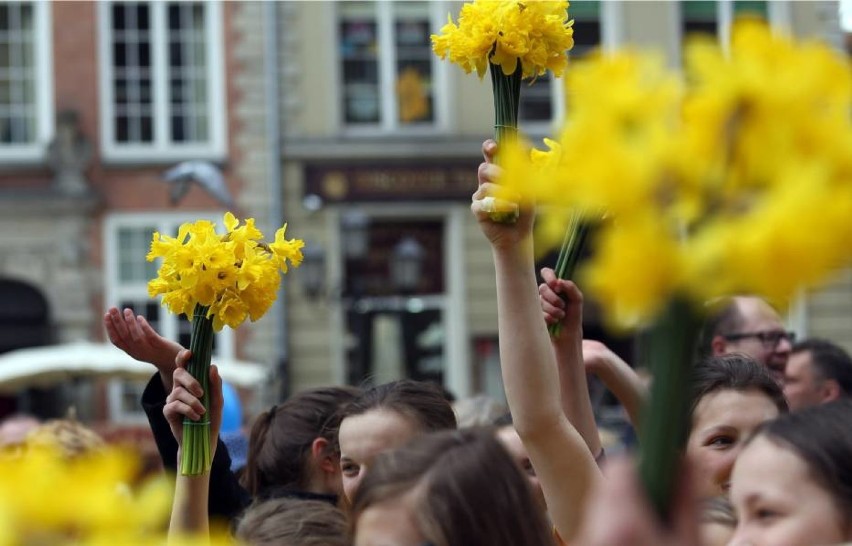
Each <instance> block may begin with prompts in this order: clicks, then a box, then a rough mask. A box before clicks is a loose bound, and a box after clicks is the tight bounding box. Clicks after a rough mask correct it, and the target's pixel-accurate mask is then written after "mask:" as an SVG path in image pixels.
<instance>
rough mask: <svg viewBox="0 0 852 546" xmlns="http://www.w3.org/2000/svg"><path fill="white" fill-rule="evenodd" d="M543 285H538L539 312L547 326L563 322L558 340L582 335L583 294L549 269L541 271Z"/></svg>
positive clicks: (571, 283)
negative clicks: (542, 314) (540, 311)
mask: <svg viewBox="0 0 852 546" xmlns="http://www.w3.org/2000/svg"><path fill="white" fill-rule="evenodd" d="M541 278H542V279H543V280H544V282H543V283H541V284H540V285H538V296H539V300H540V301H541V310H542V312H543V313H544V321H545V322H546V323H547V324H556V323H558V322H563V321H564V324H563V328H562V331H561V332H560V333H561V334H562V335H560V336H559V339H560V340H565V339H568V338H569V337H570V336H569V335H567V334H566V332H567V333H570V334H572V335H574V336H575V337H576V335H577V334H579V336H580V337H582V335H583V294H582V293H581V292H580V289H579V288H577V285H576V284H574V283H573V282H572V281H568V280H564V279H560V278H558V277H557V276H556V272H554V271H553V270H552V269H550V268H549V267H545V268H543V269H542V270H541Z"/></svg>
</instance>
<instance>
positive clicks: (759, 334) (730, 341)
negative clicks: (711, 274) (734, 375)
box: [701, 296, 794, 384]
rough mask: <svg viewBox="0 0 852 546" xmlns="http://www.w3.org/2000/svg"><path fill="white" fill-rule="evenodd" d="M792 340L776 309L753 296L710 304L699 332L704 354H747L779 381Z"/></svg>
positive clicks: (736, 297) (737, 297) (792, 337)
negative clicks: (700, 332) (706, 316)
mask: <svg viewBox="0 0 852 546" xmlns="http://www.w3.org/2000/svg"><path fill="white" fill-rule="evenodd" d="M793 341H794V335H793V333H792V332H788V331H787V330H785V329H784V324H783V323H782V322H781V317H779V316H778V312H777V311H776V310H775V309H773V308H772V306H771V305H769V304H768V303H766V301H765V300H763V299H761V298H759V297H756V296H733V297H727V298H722V299H720V300H718V301H716V302H714V303H713V305H712V306H711V309H710V312H709V314H708V318H707V319H706V321H705V323H704V326H703V329H702V334H701V348H702V353H703V354H704V356H722V355H727V354H732V353H742V354H744V355H748V356H750V357H751V358H753V359H754V360H756V361H757V362H758V363H760V364H763V365H764V366H766V367H767V368H769V370H770V372H771V373H772V376H773V377H774V378H775V380H776V381H778V383H779V384H780V383H781V381H782V380H783V377H784V366H785V365H786V364H787V358H788V357H789V356H790V350H791V349H792V344H793Z"/></svg>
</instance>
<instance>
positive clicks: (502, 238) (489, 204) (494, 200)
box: [470, 139, 534, 248]
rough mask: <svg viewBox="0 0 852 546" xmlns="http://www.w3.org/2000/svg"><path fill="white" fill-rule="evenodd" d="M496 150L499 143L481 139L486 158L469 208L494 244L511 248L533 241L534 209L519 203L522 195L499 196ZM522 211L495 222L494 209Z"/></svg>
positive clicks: (478, 175) (499, 210) (497, 210)
mask: <svg viewBox="0 0 852 546" xmlns="http://www.w3.org/2000/svg"><path fill="white" fill-rule="evenodd" d="M496 153H497V143H496V142H494V141H493V140H490V139H489V140H486V141H485V142H483V143H482V156H483V158H484V160H485V161H484V162H483V163H481V164H480V165H479V170H478V172H477V179H478V182H479V187H478V188H477V189H476V191H475V192H474V193H473V196H472V198H471V200H472V203H471V205H470V210H471V212H473V215H474V216H475V217H476V219H477V221H478V222H479V226H480V228H481V229H482V232H483V233H484V234H485V237H486V238H488V240H489V241H490V242H491V244H492V245H493V246H494V247H495V248H511V247H514V246H516V245H517V244H518V243H520V242H524V241H526V240H530V241H531V235H532V224H533V217H534V214H533V211H532V209H531V208H528V207H523V206H519V205H518V204H517V203H518V202H519V201H520V200H519V199H506V196H500V195H499V194H500V192H499V188H498V185H497V180H498V178H499V176H500V167H498V166H497V165H496V164H495V163H494V156H495V154H496ZM513 210H518V211H519V212H520V214H519V216H518V219H517V221H515V222H512V223H505V222H495V221H494V220H493V218H492V216H493V213H495V212H509V211H513Z"/></svg>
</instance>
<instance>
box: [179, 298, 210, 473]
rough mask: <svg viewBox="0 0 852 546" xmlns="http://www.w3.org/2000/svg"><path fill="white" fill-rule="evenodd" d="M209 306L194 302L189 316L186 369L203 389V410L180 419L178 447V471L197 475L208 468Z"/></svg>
mask: <svg viewBox="0 0 852 546" xmlns="http://www.w3.org/2000/svg"><path fill="white" fill-rule="evenodd" d="M208 309H209V308H208V307H205V306H203V305H196V306H195V311H194V313H193V317H192V337H191V339H190V342H189V350H190V351H192V357H191V359H190V361H189V364H188V366H187V371H189V373H190V374H192V377H194V378H195V379H196V380H197V381H198V382H199V383H200V384H201V388H202V389H204V394H203V395H202V397H201V403H202V404H204V409H205V413H204V415H202V416H201V419H199V420H198V421H193V420H191V419H189V418H186V419H184V420H183V444H182V447H181V461H180V473H181V474H182V475H184V476H198V475H200V474H204V473H205V472H208V471H209V470H210V464H211V457H210V417H209V416H210V395H209V393H208V390H209V386H210V385H209V379H210V357H211V353H212V351H213V319H211V318H208V317H207V311H208Z"/></svg>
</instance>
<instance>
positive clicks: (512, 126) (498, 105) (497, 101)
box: [488, 61, 523, 223]
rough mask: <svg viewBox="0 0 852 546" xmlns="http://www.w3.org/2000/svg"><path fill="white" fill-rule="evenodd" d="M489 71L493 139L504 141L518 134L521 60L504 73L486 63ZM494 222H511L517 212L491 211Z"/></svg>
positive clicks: (496, 66) (498, 67)
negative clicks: (492, 100) (511, 71)
mask: <svg viewBox="0 0 852 546" xmlns="http://www.w3.org/2000/svg"><path fill="white" fill-rule="evenodd" d="M488 71H489V72H490V73H491V88H492V91H493V94H494V139H495V140H496V141H497V142H498V143H500V142H506V140H508V139H513V138H515V137H517V134H518V105H519V104H520V100H521V76H522V74H523V69H522V67H521V62H520V61H518V66H517V68H515V71H514V72H513V73H512V74H510V75H508V76H507V75H506V74H504V73H503V69H502V68H501V67H500V66H499V65H496V64H493V63H488ZM489 216H490V217H491V219H492V220H493V221H495V222H501V223H512V222H515V221H516V220H517V219H518V213H517V212H492V213H490V215H489Z"/></svg>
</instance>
